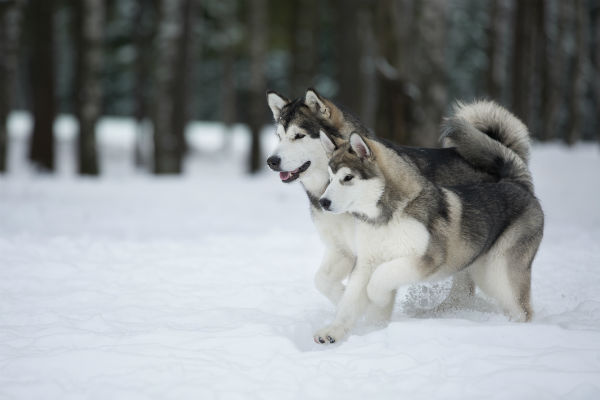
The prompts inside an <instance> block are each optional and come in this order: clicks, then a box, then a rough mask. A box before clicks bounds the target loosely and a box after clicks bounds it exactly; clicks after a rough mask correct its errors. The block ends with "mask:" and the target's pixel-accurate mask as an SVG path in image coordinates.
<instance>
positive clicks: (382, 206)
mask: <svg viewBox="0 0 600 400" xmlns="http://www.w3.org/2000/svg"><path fill="white" fill-rule="evenodd" d="M473 110H478V111H479V112H484V111H485V113H484V114H483V115H481V114H479V113H475V114H473V115H472V114H471V112H472V111H473ZM482 121H486V123H484V124H482V125H479V129H478V122H482ZM491 121H494V123H492V124H490V122H491ZM506 127H512V128H515V127H522V124H520V122H518V120H517V119H516V118H515V117H514V116H512V115H511V114H510V113H508V112H507V111H505V110H504V109H502V108H500V107H499V106H497V105H495V104H494V103H490V102H485V103H476V104H474V105H472V106H471V107H469V106H459V108H458V111H457V113H456V116H455V117H453V118H451V119H449V120H448V121H447V123H446V129H445V132H444V140H445V141H446V142H447V144H449V145H456V146H457V149H459V150H458V151H459V153H461V154H463V155H465V156H466V157H467V158H468V159H470V160H472V161H473V162H474V163H475V165H477V166H479V167H480V168H482V169H485V170H486V171H487V172H488V173H489V174H491V175H494V176H496V177H497V178H498V181H497V182H479V183H468V184H459V185H455V184H452V185H441V184H440V183H439V182H435V181H433V180H431V179H429V178H428V177H426V176H425V175H424V174H423V172H422V170H421V168H420V167H419V165H418V164H417V163H415V161H414V159H413V157H412V156H411V155H410V153H403V152H402V151H397V150H394V149H391V148H390V147H388V146H386V145H385V144H383V143H381V142H380V141H377V140H374V139H369V138H365V137H363V136H361V135H360V134H358V133H353V134H351V135H350V138H349V140H348V141H346V142H343V143H340V142H339V141H337V142H338V143H336V140H335V138H332V137H330V136H328V135H327V134H326V133H325V132H323V131H322V132H321V134H320V137H321V141H322V143H323V146H324V148H325V149H326V151H327V153H328V154H329V155H330V161H329V175H330V181H331V183H330V184H329V185H328V187H327V189H326V190H325V192H324V193H323V195H322V196H321V198H320V200H319V203H320V204H321V206H322V208H323V209H325V210H327V211H328V212H330V213H333V214H336V215H337V214H341V215H347V214H348V213H350V214H352V215H353V217H354V218H355V221H356V227H355V228H356V229H355V232H356V247H355V251H356V255H357V259H356V266H355V268H354V270H353V272H352V274H351V276H350V279H349V281H348V284H347V287H346V289H345V291H344V293H343V296H342V298H341V300H340V303H339V305H338V311H337V314H336V317H335V320H334V322H333V323H332V324H331V325H329V326H328V327H326V328H324V329H322V330H320V331H318V332H317V333H316V334H315V341H317V342H319V343H326V342H330V343H333V342H335V341H337V340H339V339H341V338H342V337H344V336H345V335H346V334H347V333H348V331H349V330H350V329H351V327H352V326H353V324H354V322H355V321H356V320H357V318H358V317H359V316H360V315H361V314H362V312H363V310H364V309H365V307H366V306H367V304H368V303H369V300H370V301H371V302H373V303H375V304H376V305H378V306H379V307H382V308H389V307H390V304H391V303H392V302H393V294H394V292H395V290H396V289H397V288H399V287H400V286H402V285H407V284H411V283H416V282H421V281H427V280H435V279H441V278H446V277H448V276H451V275H454V274H456V273H459V272H462V273H463V274H466V275H467V276H468V278H469V279H472V280H473V281H474V282H475V284H476V285H477V286H479V287H480V288H481V289H482V290H483V291H484V292H485V293H487V294H489V295H490V296H492V297H494V298H495V299H496V300H497V301H498V302H499V303H500V305H501V306H502V307H503V309H504V310H505V311H506V313H507V314H508V315H509V316H510V317H511V318H513V319H515V320H517V321H528V320H529V319H530V318H531V315H532V310H531V306H530V282H531V264H532V261H533V258H534V256H535V254H536V252H537V249H538V246H539V244H540V241H541V239H542V231H543V221H544V218H543V213H542V209H541V206H540V204H539V202H538V200H537V199H536V197H535V195H534V193H533V183H532V180H531V176H530V173H529V170H528V167H527V164H526V161H525V160H526V157H528V152H529V148H528V145H527V142H526V141H523V140H517V141H514V142H511V146H512V147H511V148H513V149H514V150H512V149H511V148H509V147H507V146H505V145H503V144H501V143H500V142H499V141H498V140H502V136H503V135H506V134H507V131H506V130H505V129H504V128H506ZM480 129H484V130H485V132H484V131H482V130H480ZM513 130H514V129H513ZM524 132H525V133H526V132H527V131H526V130H525V131H524ZM513 133H514V132H513ZM505 139H506V137H505Z"/></svg>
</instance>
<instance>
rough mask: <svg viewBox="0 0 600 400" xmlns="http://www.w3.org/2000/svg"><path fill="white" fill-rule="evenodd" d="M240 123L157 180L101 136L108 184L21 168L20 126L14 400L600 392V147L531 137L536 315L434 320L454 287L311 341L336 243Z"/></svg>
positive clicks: (5, 184)
mask: <svg viewBox="0 0 600 400" xmlns="http://www.w3.org/2000/svg"><path fill="white" fill-rule="evenodd" d="M113 122H114V121H113ZM204 128H206V126H204ZM198 129H200V131H201V130H202V127H199V128H198ZM215 129H216V130H217V131H218V129H217V128H215ZM238 130H239V132H237V133H235V135H234V137H236V138H237V139H235V140H233V143H234V144H233V146H232V148H230V149H229V150H227V151H222V152H218V153H215V152H214V151H212V152H210V153H208V152H207V153H206V154H201V155H199V156H196V157H194V159H193V160H190V162H188V164H187V168H186V169H187V171H188V172H187V174H186V175H185V176H183V177H161V178H154V177H151V176H148V175H144V174H140V173H136V172H135V171H134V170H133V169H132V168H131V167H127V168H129V169H127V168H125V169H122V170H121V173H117V172H118V168H117V167H114V166H115V165H117V166H118V165H121V167H122V166H127V165H129V161H128V160H129V159H128V157H129V156H130V155H131V153H132V152H131V149H130V148H127V146H128V143H129V144H130V143H132V141H131V140H122V141H121V142H119V141H118V140H117V141H114V140H113V142H111V139H110V135H109V134H107V135H108V136H102V135H101V141H102V140H104V139H102V138H106V137H108V139H106V143H117V144H118V145H115V149H121V150H120V151H121V152H118V151H112V152H106V154H109V153H110V154H112V156H107V157H104V158H103V160H104V162H105V165H104V167H105V168H104V169H105V171H107V172H110V173H107V174H106V175H105V176H103V177H102V178H100V179H89V178H88V179H76V178H73V177H72V176H69V174H68V173H66V172H64V170H63V173H59V174H57V176H54V177H50V176H41V175H38V174H35V173H32V172H31V171H28V170H24V169H23V168H21V169H19V168H20V167H19V166H21V167H22V161H19V159H20V157H21V155H22V153H23V151H24V150H23V147H22V145H23V143H24V142H23V140H24V137H25V136H23V135H19V134H16V133H13V139H14V142H15V145H14V146H13V150H12V154H11V166H12V168H13V171H12V172H11V173H10V174H8V175H5V176H2V177H0V398H2V399H4V398H7V399H10V398H18V399H41V398H43V399H81V398H91V399H102V400H104V399H138V398H139V399H144V398H157V399H167V398H168V399H184V398H194V399H212V398H217V399H247V398H269V399H288V398H294V399H307V398H316V399H321V398H322V399H337V398H340V399H342V398H343V399H364V398H373V399H382V398H407V399H431V398H444V399H453V398H456V399H458V398H460V399H465V398H472V399H483V398H485V399H496V398H497V399H533V398H535V399H541V398H569V399H598V398H600V152H599V150H598V147H597V146H593V145H580V146H577V147H575V148H573V149H565V148H563V147H561V146H559V145H538V146H536V147H535V148H534V152H533V157H532V169H533V173H534V177H535V182H536V189H537V192H538V194H539V197H540V199H541V201H542V204H543V206H544V209H545V211H546V215H547V219H546V230H545V238H544V240H543V242H542V247H541V250H540V252H539V254H538V257H537V258H536V261H535V263H534V267H533V270H534V276H533V304H534V309H535V311H536V315H535V317H534V320H533V322H531V323H527V324H518V323H512V322H509V321H507V319H506V318H505V317H504V316H503V315H501V314H499V313H497V312H496V311H495V309H494V308H493V306H491V305H490V304H489V303H487V301H486V300H485V299H482V298H479V299H478V300H477V301H475V302H473V304H472V306H471V307H469V308H468V309H463V310H457V311H454V312H450V313H447V314H443V315H433V314H432V313H431V312H428V311H427V310H428V307H429V306H430V305H431V304H434V303H435V302H436V301H438V300H439V298H440V296H441V295H443V293H444V291H445V290H447V287H448V285H447V284H446V283H440V284H437V285H429V286H422V287H415V288H411V289H407V290H404V291H402V292H401V293H400V294H399V297H398V301H397V307H396V311H395V313H394V316H393V321H392V323H391V324H390V325H389V326H388V327H387V328H384V329H380V330H375V329H371V328H369V327H367V326H364V325H361V326H359V327H358V328H357V329H356V331H355V332H354V334H353V335H352V336H350V337H349V338H348V340H346V341H343V342H342V343H339V344H336V345H333V346H327V347H325V346H321V345H317V344H315V343H313V341H312V333H313V331H314V330H316V329H318V328H320V327H322V326H323V325H324V324H326V323H327V322H328V321H329V320H330V319H331V318H332V316H333V313H334V308H333V306H331V305H330V304H329V303H328V301H327V300H326V299H325V298H324V297H322V296H321V295H320V294H318V293H317V291H316V289H315V288H314V286H313V281H312V278H313V274H314V272H315V270H316V268H317V265H318V263H319V261H320V256H321V253H322V251H323V247H322V245H321V244H320V242H319V239H318V237H317V235H316V233H315V231H314V229H313V226H312V224H311V222H310V218H309V213H308V202H307V200H306V198H305V196H304V194H303V193H302V191H301V189H300V187H299V186H298V185H296V184H294V185H283V184H281V183H280V182H279V181H278V178H277V177H276V176H275V175H272V174H269V173H268V172H266V171H265V172H264V173H263V174H260V175H259V176H257V177H253V178H248V177H247V176H245V175H244V174H243V167H242V162H243V159H242V158H241V157H240V156H241V155H242V154H243V153H242V152H241V151H242V150H243V148H244V146H245V143H247V141H246V139H245V138H244V137H245V134H244V132H243V131H242V130H241V128H240V129H238ZM109 131H110V129H109ZM117 131H118V129H117ZM213 133H214V132H213ZM209 136H210V135H209V134H207V137H209ZM210 137H213V139H214V138H219V133H214V134H213V136H210ZM70 139H72V138H69V137H68V135H67V136H65V137H63V138H62V139H61V140H62V142H61V143H63V145H64V144H65V143H67V144H68V143H69V140H70ZM121 139H122V138H121ZM265 139H266V140H267V139H268V138H265ZM200 142H202V140H200ZM19 143H20V144H19ZM103 143H104V142H103ZM106 143H105V144H106ZM202 143H203V142H202ZM207 143H208V142H207ZM211 143H213V145H214V144H215V143H217V145H214V146H213V148H212V150H215V149H217V148H218V147H219V145H218V143H219V140H216V141H215V140H213V142H211ZM19 146H21V147H19ZM65 146H66V147H65V148H66V149H67V150H65V149H63V152H64V153H65V154H67V155H68V154H69V152H70V151H71V150H69V149H71V147H69V146H68V145H65ZM104 150H106V149H104ZM113 150H114V149H113ZM64 159H67V160H68V157H67V156H65V155H64V154H63V156H61V160H64ZM65 162H66V161H65ZM66 163H67V164H66V165H67V167H65V168H66V169H68V162H66ZM109 164H110V165H113V167H109ZM61 165H62V164H61ZM63 167H64V165H63ZM110 168H113V169H110ZM306 249H310V251H307V250H306Z"/></svg>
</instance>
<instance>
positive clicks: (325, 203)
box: [319, 198, 331, 210]
mask: <svg viewBox="0 0 600 400" xmlns="http://www.w3.org/2000/svg"><path fill="white" fill-rule="evenodd" d="M319 204H320V205H321V207H323V208H324V209H325V210H329V206H330V205H331V200H329V199H326V198H322V199H320V200H319Z"/></svg>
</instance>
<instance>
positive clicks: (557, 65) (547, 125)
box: [540, 1, 571, 140]
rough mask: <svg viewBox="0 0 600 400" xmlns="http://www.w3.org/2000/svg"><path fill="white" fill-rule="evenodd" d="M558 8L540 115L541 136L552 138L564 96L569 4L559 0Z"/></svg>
mask: <svg viewBox="0 0 600 400" xmlns="http://www.w3.org/2000/svg"><path fill="white" fill-rule="evenodd" d="M558 3H559V9H558V12H557V13H556V14H557V15H556V25H557V31H556V36H555V37H554V38H553V39H552V43H553V45H552V46H549V48H548V51H549V55H548V57H549V58H550V59H551V60H552V62H551V63H549V65H548V76H549V82H548V87H547V93H548V98H547V99H546V101H545V103H544V109H543V116H542V129H541V135H540V136H541V138H542V139H543V140H552V139H554V138H556V137H557V136H558V129H557V128H558V127H559V126H560V116H561V113H560V109H561V108H562V104H563V103H564V97H565V96H566V90H565V74H566V72H567V68H566V65H567V60H568V57H567V52H566V50H565V47H566V44H565V42H566V36H567V32H568V30H569V27H570V21H571V15H570V14H571V5H570V3H569V2H566V1H559V2H558Z"/></svg>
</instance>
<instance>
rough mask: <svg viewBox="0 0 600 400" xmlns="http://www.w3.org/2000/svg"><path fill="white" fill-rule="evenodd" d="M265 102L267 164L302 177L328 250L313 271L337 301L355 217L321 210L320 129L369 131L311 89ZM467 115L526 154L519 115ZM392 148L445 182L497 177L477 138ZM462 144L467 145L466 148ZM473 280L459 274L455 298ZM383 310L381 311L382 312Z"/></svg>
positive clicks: (351, 251)
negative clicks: (273, 144)
mask: <svg viewBox="0 0 600 400" xmlns="http://www.w3.org/2000/svg"><path fill="white" fill-rule="evenodd" d="M267 101H268V104H269V107H270V108H271V111H272V113H273V118H274V120H275V124H276V135H277V138H278V139H279V144H278V146H277V148H276V149H275V150H274V151H273V153H272V155H271V156H270V157H269V158H268V160H267V164H268V165H269V167H270V168H271V169H272V170H274V171H277V172H279V176H280V178H281V181H282V182H284V183H290V182H295V181H298V182H300V183H301V184H302V186H303V187H304V190H305V191H306V193H307V195H308V199H309V201H310V206H311V215H312V219H313V221H314V224H315V226H316V228H317V231H318V232H319V235H320V237H321V239H322V240H323V242H324V244H325V247H326V250H325V255H324V257H323V261H322V262H321V266H320V268H319V269H318V271H317V273H316V276H315V285H316V287H317V289H318V290H319V291H320V292H321V293H323V294H324V295H325V296H327V297H328V298H329V299H330V300H331V301H332V302H333V303H334V304H337V303H338V301H339V299H340V298H341V297H342V294H343V291H344V286H343V284H342V281H343V280H344V279H345V278H346V277H347V276H348V275H349V273H350V271H351V270H352V268H353V267H354V264H355V261H356V256H355V254H356V252H355V245H354V220H353V217H352V216H351V215H350V214H336V215H334V214H331V213H325V212H323V210H322V208H321V206H320V205H319V202H318V199H319V198H320V197H321V195H322V194H323V192H324V191H325V187H326V186H327V184H328V183H329V174H328V172H327V163H328V157H327V154H326V153H325V150H324V149H323V147H322V146H321V143H320V140H319V131H320V130H322V131H324V132H325V133H327V134H328V135H329V136H330V137H331V138H333V139H334V140H342V141H343V140H348V138H349V135H350V133H352V132H358V133H360V134H361V135H362V136H363V137H370V136H371V134H370V132H369V131H368V129H366V128H365V127H364V126H363V125H362V124H361V123H360V121H358V119H356V118H355V117H353V116H352V115H351V114H349V113H347V112H345V111H343V110H342V109H340V108H339V107H337V106H336V105H335V104H334V103H333V102H331V101H329V100H328V99H326V98H324V97H322V96H321V95H319V94H318V93H317V92H316V91H315V90H314V89H308V90H307V91H306V94H305V96H304V97H301V98H297V99H295V100H291V101H290V100H288V99H286V98H285V97H283V96H281V95H279V94H277V93H275V92H268V93H267ZM462 111H463V112H464V113H466V114H468V115H467V116H466V119H467V120H468V121H470V122H471V123H472V124H474V125H476V126H477V127H478V129H482V130H484V131H486V130H487V131H489V132H490V134H493V135H495V137H496V140H498V141H499V142H500V143H503V144H504V145H505V146H507V147H510V148H513V149H514V150H515V151H517V152H519V153H522V155H523V156H524V157H525V158H524V159H525V160H526V157H527V156H528V154H527V151H528V150H527V149H528V147H527V146H528V144H527V143H528V142H527V140H528V134H527V129H526V128H525V127H524V126H523V125H522V124H520V122H519V121H518V120H516V121H513V120H510V119H509V120H507V119H506V118H504V116H503V115H498V114H497V113H496V112H495V111H494V109H491V110H490V109H487V108H486V109H482V108H481V107H473V106H467V107H465V108H464V109H463V110H462ZM383 143H384V145H385V146H386V147H388V148H390V149H393V150H394V151H398V152H401V153H402V154H404V155H405V157H409V158H410V159H411V160H412V162H413V163H414V164H415V165H416V166H417V168H418V169H419V171H420V172H421V174H423V176H425V177H426V178H427V179H429V180H431V181H433V182H436V183H439V184H441V185H460V184H465V183H473V182H495V181H497V180H498V177H497V176H496V174H495V173H490V172H489V171H488V170H487V169H486V168H482V167H480V166H478V165H475V164H473V163H472V162H471V161H470V160H469V158H470V157H473V158H474V160H475V161H477V160H478V157H479V156H478V154H472V153H477V146H478V145H479V144H480V143H479V142H475V143H473V144H472V145H471V144H470V145H469V146H466V147H464V146H463V143H457V144H452V145H453V146H455V147H452V148H443V149H420V148H411V147H402V146H396V145H394V144H391V143H387V142H383ZM463 147H464V148H463ZM471 286H472V283H471V282H470V281H469V279H468V276H467V275H464V276H463V275H457V276H456V277H455V278H454V284H453V286H452V290H451V295H450V297H451V298H455V297H460V295H461V294H463V293H468V292H470V289H469V288H470V287H471ZM375 311H376V313H375V315H374V318H375V319H384V320H385V319H386V318H387V315H388V314H389V312H391V308H390V309H389V310H375ZM379 311H382V313H383V315H377V314H379Z"/></svg>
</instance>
